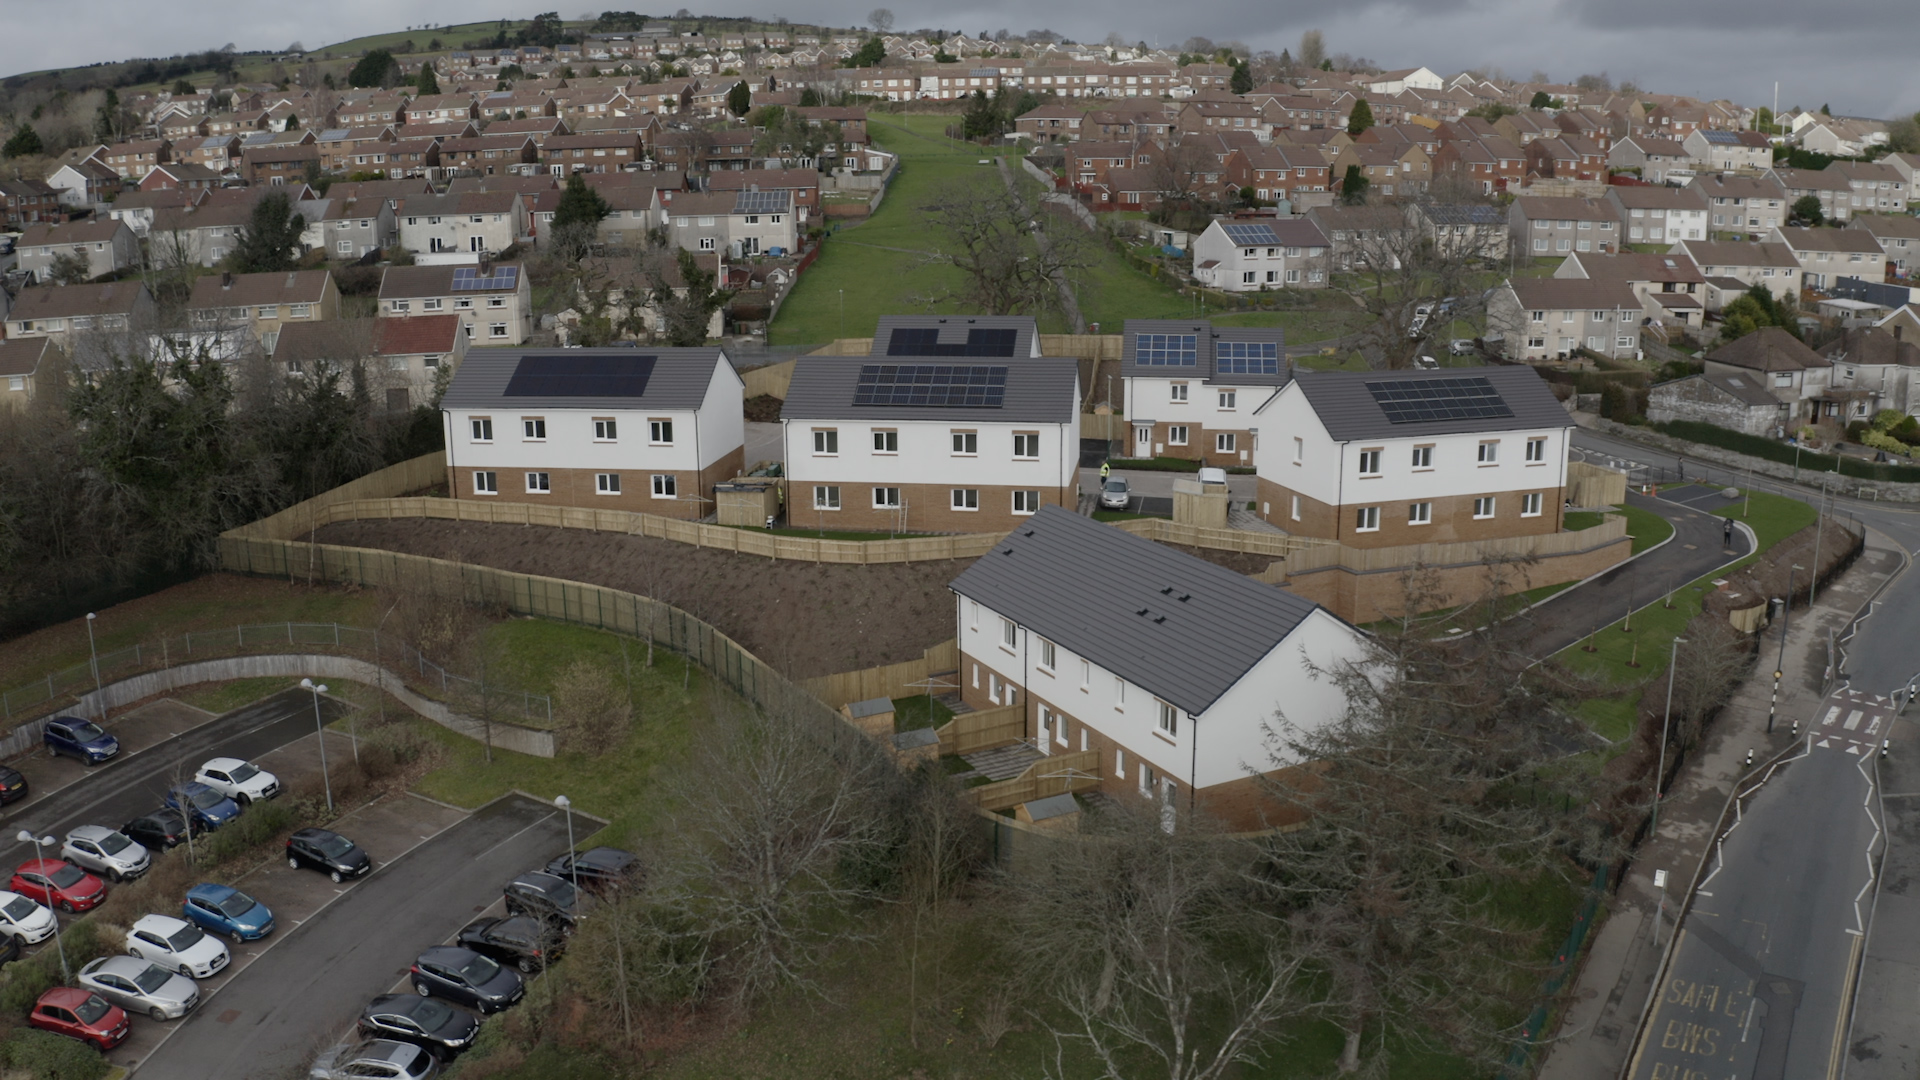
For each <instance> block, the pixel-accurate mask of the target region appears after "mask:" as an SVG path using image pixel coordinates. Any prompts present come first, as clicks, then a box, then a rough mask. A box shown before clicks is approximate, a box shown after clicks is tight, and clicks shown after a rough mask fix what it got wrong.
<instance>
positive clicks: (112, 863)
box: [60, 825, 152, 881]
mask: <svg viewBox="0 0 1920 1080" xmlns="http://www.w3.org/2000/svg"><path fill="white" fill-rule="evenodd" d="M60 857H61V858H63V859H65V860H67V861H68V862H70V863H72V864H74V865H75V866H78V867H79V868H81V869H82V870H91V871H93V872H94V873H96V874H104V875H106V876H107V877H109V878H111V879H112V880H114V881H125V880H127V879H128V878H137V877H139V876H140V875H141V874H144V873H146V872H147V867H148V866H150V865H151V864H152V859H151V857H150V856H149V855H148V854H147V849H146V848H144V847H141V846H140V845H139V844H136V843H134V842H133V841H132V840H131V839H129V838H128V837H127V836H126V834H125V833H120V832H116V831H114V830H113V829H109V828H107V827H106V826H105V825H82V826H80V827H79V828H77V829H75V830H73V831H72V832H70V833H68V834H67V842H66V843H64V844H61V845H60Z"/></svg>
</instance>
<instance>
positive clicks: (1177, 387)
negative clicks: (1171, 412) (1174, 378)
mask: <svg viewBox="0 0 1920 1080" xmlns="http://www.w3.org/2000/svg"><path fill="white" fill-rule="evenodd" d="M1167 400H1169V401H1171V402H1173V403H1174V404H1176V405H1184V404H1186V401H1187V384H1186V383H1183V382H1177V383H1173V384H1171V385H1169V386H1168V387H1167Z"/></svg>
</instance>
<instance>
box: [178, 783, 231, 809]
mask: <svg viewBox="0 0 1920 1080" xmlns="http://www.w3.org/2000/svg"><path fill="white" fill-rule="evenodd" d="M187 798H189V799H192V800H193V805H195V806H197V807H199V808H200V809H202V810H212V809H214V808H215V807H217V806H219V805H220V804H221V803H223V802H225V801H227V797H226V796H225V795H222V794H220V793H219V792H217V791H215V790H213V789H212V788H202V789H200V790H199V791H193V790H189V791H188V792H187Z"/></svg>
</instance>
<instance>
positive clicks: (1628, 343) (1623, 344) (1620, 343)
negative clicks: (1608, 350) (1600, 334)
mask: <svg viewBox="0 0 1920 1080" xmlns="http://www.w3.org/2000/svg"><path fill="white" fill-rule="evenodd" d="M1613 345H1614V348H1616V349H1631V348H1633V339H1632V338H1630V337H1625V336H1622V337H1617V338H1614V339H1613Z"/></svg>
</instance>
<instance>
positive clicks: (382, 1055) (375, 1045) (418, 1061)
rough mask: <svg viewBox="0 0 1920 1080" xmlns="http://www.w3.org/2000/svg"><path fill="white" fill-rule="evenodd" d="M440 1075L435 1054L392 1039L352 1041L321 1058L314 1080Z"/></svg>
mask: <svg viewBox="0 0 1920 1080" xmlns="http://www.w3.org/2000/svg"><path fill="white" fill-rule="evenodd" d="M439 1071H440V1061H439V1059H438V1058H436V1057H434V1056H433V1052H432V1051H430V1050H427V1049H425V1048H423V1047H418V1046H415V1045H413V1044H412V1043H403V1042H395V1041H394V1040H392V1039H368V1040H365V1041H361V1040H358V1039H350V1040H348V1041H347V1042H343V1043H341V1044H340V1045H338V1046H336V1047H334V1048H333V1049H331V1050H328V1051H325V1052H324V1053H322V1054H321V1055H320V1060H318V1061H316V1062H314V1063H313V1071H311V1072H309V1073H308V1074H307V1076H308V1077H310V1078H311V1080H349V1078H351V1080H368V1078H369V1077H372V1078H378V1080H426V1078H427V1077H429V1076H432V1075H433V1074H434V1073H437V1072H439Z"/></svg>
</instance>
